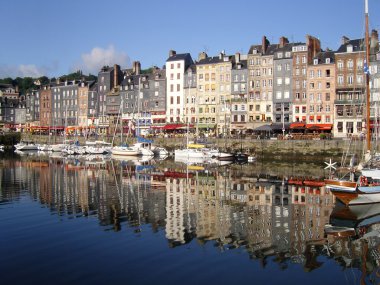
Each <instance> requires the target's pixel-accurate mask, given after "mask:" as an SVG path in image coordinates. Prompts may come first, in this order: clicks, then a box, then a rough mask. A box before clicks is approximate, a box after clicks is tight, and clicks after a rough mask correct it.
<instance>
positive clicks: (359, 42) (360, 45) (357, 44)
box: [336, 39, 364, 53]
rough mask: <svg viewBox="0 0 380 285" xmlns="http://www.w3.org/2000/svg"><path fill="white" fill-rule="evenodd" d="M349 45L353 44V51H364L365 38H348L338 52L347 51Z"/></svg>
mask: <svg viewBox="0 0 380 285" xmlns="http://www.w3.org/2000/svg"><path fill="white" fill-rule="evenodd" d="M348 45H352V51H353V52H358V51H364V39H355V40H348V41H347V42H346V43H344V44H342V45H341V46H340V47H339V48H338V50H337V51H336V52H337V53H344V52H347V46H348Z"/></svg>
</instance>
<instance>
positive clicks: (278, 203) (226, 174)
mask: <svg viewBox="0 0 380 285" xmlns="http://www.w3.org/2000/svg"><path fill="white" fill-rule="evenodd" d="M324 166H325V165H323V164H321V163H316V164H313V163H308V164H299V165H298V164H294V163H291V162H289V163H287V162H283V163H282V164H271V163H270V162H266V163H261V162H260V161H256V162H254V163H249V164H243V165H236V164H224V163H223V164H220V163H216V162H215V163H210V164H207V165H186V164H183V163H176V162H175V161H173V160H172V159H170V158H166V159H165V160H159V159H152V160H144V159H126V158H112V157H109V156H92V157H89V156H87V157H62V156H53V155H48V154H44V153H37V152H34V153H29V154H23V155H16V154H13V152H8V153H7V152H5V153H0V182H1V190H0V268H1V272H2V277H1V279H2V282H1V283H2V284H12V285H16V284H22V285H25V284H39V285H44V284H91V285H94V284H166V285H170V284H173V285H174V284H182V285H184V284H279V283H280V284H335V285H336V284H373V283H374V284H376V283H379V278H380V277H379V276H380V275H379V272H380V270H379V268H380V267H379V266H380V253H379V245H380V238H379V237H380V234H379V233H380V231H379V230H380V218H379V219H377V217H378V216H379V214H380V206H377V205H374V206H371V207H372V208H371V211H370V213H368V214H366V213H367V211H368V209H349V208H344V207H343V206H342V205H340V204H339V202H337V201H335V198H334V196H333V195H332V194H331V193H329V192H328V191H327V190H326V189H325V188H324V186H323V179H324V178H325V177H326V176H327V175H328V171H327V170H325V169H324ZM347 213H351V215H347ZM326 225H329V226H326ZM333 227H339V229H343V230H342V231H340V232H339V233H338V232H337V231H334V230H331V229H332V228H333ZM326 229H328V230H326ZM344 229H346V230H344ZM363 282H364V283H363Z"/></svg>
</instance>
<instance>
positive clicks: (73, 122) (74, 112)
mask: <svg viewBox="0 0 380 285" xmlns="http://www.w3.org/2000/svg"><path fill="white" fill-rule="evenodd" d="M79 83H80V82H79V81H65V82H60V81H59V80H58V81H57V82H56V83H55V84H52V86H51V90H52V98H51V108H52V117H51V123H50V126H53V127H57V126H65V127H68V126H77V125H78V86H79Z"/></svg>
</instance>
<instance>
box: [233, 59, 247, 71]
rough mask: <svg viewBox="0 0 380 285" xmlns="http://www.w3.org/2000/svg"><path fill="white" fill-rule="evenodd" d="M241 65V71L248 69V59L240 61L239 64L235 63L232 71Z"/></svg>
mask: <svg viewBox="0 0 380 285" xmlns="http://www.w3.org/2000/svg"><path fill="white" fill-rule="evenodd" d="M239 64H240V65H241V68H240V69H247V68H248V61H247V60H246V59H243V60H240V62H239V63H237V62H234V63H233V64H232V69H238V68H237V67H238V65H239Z"/></svg>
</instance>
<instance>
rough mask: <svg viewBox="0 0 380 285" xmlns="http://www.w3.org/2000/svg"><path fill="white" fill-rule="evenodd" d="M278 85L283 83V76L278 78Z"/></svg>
mask: <svg viewBox="0 0 380 285" xmlns="http://www.w3.org/2000/svg"><path fill="white" fill-rule="evenodd" d="M277 85H279V86H280V85H282V78H277Z"/></svg>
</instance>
